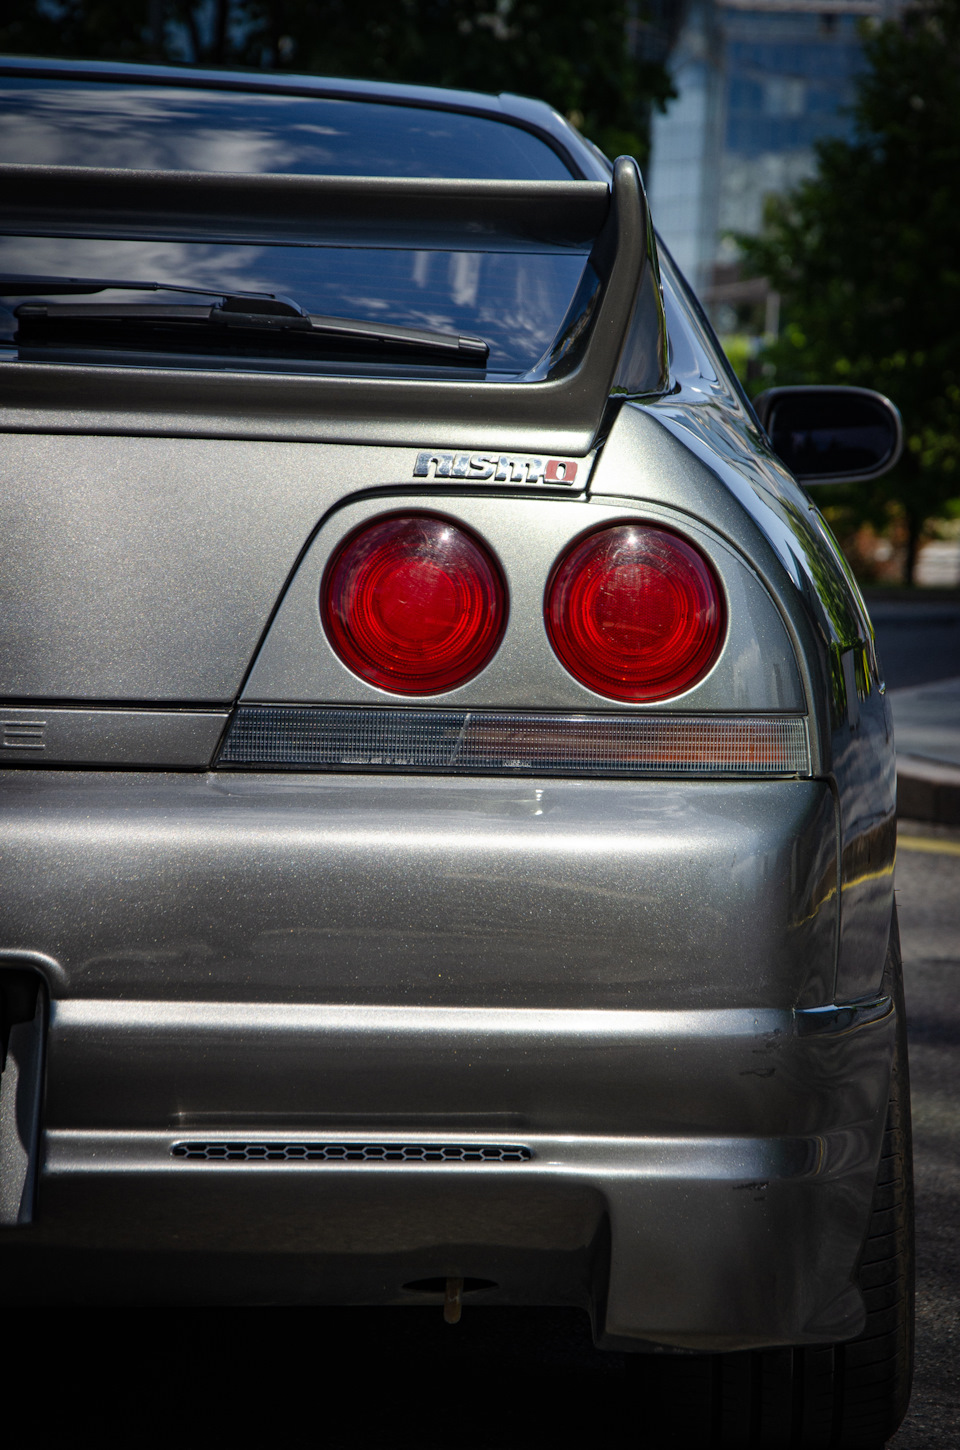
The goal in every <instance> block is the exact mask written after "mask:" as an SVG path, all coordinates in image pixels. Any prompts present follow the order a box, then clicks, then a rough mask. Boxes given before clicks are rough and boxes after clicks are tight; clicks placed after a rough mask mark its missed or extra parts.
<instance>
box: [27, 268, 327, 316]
mask: <svg viewBox="0 0 960 1450" xmlns="http://www.w3.org/2000/svg"><path fill="white" fill-rule="evenodd" d="M35 292H40V293H42V294H43V295H44V296H45V297H71V296H72V297H79V296H81V295H87V296H89V295H90V294H92V293H94V292H185V293H187V294H188V295H189V294H193V295H194V296H195V297H222V298H223V299H224V301H225V302H226V301H233V300H234V299H241V298H242V299H243V301H244V303H246V304H247V306H248V310H249V311H251V312H263V313H265V314H266V315H268V316H279V317H304V316H306V314H305V312H304V310H303V308H302V307H301V306H300V305H299V303H296V302H294V301H293V299H292V298H290V297H283V296H281V295H279V294H278V293H276V292H238V291H236V290H235V289H234V288H230V287H203V286H193V287H187V286H183V285H178V284H177V283H175V282H141V281H129V280H121V279H118V278H115V277H113V278H111V277H39V276H32V275H30V274H28V273H25V272H9V273H7V274H6V275H0V297H31V296H33V294H34V293H35Z"/></svg>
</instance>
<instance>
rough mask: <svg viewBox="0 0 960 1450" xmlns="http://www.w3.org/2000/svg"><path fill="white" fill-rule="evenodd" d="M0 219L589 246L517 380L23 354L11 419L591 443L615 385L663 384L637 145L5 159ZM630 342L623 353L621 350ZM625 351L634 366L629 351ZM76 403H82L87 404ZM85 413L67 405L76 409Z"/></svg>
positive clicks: (174, 231) (137, 233) (68, 225)
mask: <svg viewBox="0 0 960 1450" xmlns="http://www.w3.org/2000/svg"><path fill="white" fill-rule="evenodd" d="M0 194H2V195H3V199H4V200H3V215H2V221H0V232H4V233H7V234H11V233H14V234H21V235H23V234H25V235H40V236H64V237H121V238H129V239H147V238H149V239H151V240H156V241H160V240H163V241H194V242H206V243H209V242H225V243H236V242H241V241H242V242H246V243H252V244H254V245H257V244H261V245H267V246H283V245H286V246H290V245H293V246H318V245H319V246H324V245H327V246H333V245H337V246H360V247H364V246H366V247H372V246H376V245H378V244H379V245H381V246H382V245H383V244H384V239H385V237H387V238H389V244H390V245H391V246H401V247H418V248H423V249H437V250H461V251H504V250H530V251H533V250H540V249H542V248H544V247H545V246H548V247H554V248H555V247H564V248H570V249H573V250H577V251H583V252H586V251H587V249H588V248H589V249H590V252H589V261H590V265H591V267H592V269H593V273H594V274H595V275H596V279H597V285H596V286H595V287H594V288H593V290H592V292H591V290H590V289H589V288H587V289H584V288H583V287H581V291H580V294H578V299H577V301H576V303H575V307H574V309H572V311H571V314H570V315H568V318H567V319H566V321H565V323H564V327H563V328H562V329H561V333H560V337H559V338H558V340H557V343H555V345H554V348H553V351H552V353H551V355H550V356H549V357H548V358H546V359H544V361H543V363H542V365H541V366H540V368H538V369H537V370H536V371H535V372H534V373H532V374H531V375H530V378H529V380H524V381H511V382H485V381H473V380H471V381H459V380H457V381H454V380H451V381H444V380H430V381H427V380H422V381H421V380H416V379H410V380H407V379H402V380H396V379H387V378H369V377H362V378H341V377H316V376H303V375H300V376H294V375H289V374H287V375H283V374H273V373H240V372H237V373H230V372H226V371H223V370H213V369H210V370H209V371H207V370H193V369H191V370H179V369H169V368H133V367H130V368H125V367H124V368H119V367H110V366H103V367H101V366H74V365H61V364H55V363H17V364H15V365H12V366H9V365H8V366H6V367H4V368H2V369H0V427H6V428H19V429H24V428H31V429H32V428H37V429H42V430H47V429H50V428H54V429H57V428H65V427H69V428H70V429H71V431H72V430H73V429H76V428H77V427H80V428H82V429H83V430H84V431H94V432H123V433H158V432H159V433H164V434H166V435H168V436H169V435H170V434H171V433H174V434H191V435H195V436H197V435H199V436H205V437H232V438H238V437H256V438H283V439H302V440H304V441H308V440H309V441H314V440H316V441H319V440H321V439H322V440H324V441H331V442H334V441H344V442H348V441H349V442H369V443H374V442H376V443H395V444H408V445H411V446H414V445H416V446H422V445H424V444H425V443H426V444H429V445H430V446H448V447H455V448H456V447H460V448H504V447H510V448H514V449H518V450H523V451H534V452H535V451H538V450H539V449H541V448H544V447H548V448H551V449H553V450H557V449H560V450H562V451H564V452H567V453H574V454H576V453H586V452H588V451H589V449H590V448H591V447H592V446H593V443H594V441H595V438H596V435H597V432H598V431H599V429H600V427H601V423H602V419H603V417H604V413H605V410H606V407H607V404H608V401H609V398H610V395H611V392H612V391H615V390H616V391H620V392H629V393H632V394H654V393H659V392H662V391H663V390H664V389H665V387H666V337H665V328H664V321H663V308H662V303H661V299H660V289H659V277H658V269H657V260H656V250H655V242H654V239H653V231H652V227H651V225H650V219H649V214H648V210H647V204H646V198H645V196H644V192H643V185H642V182H641V180H640V173H639V170H638V169H637V165H636V162H634V161H633V160H632V159H630V158H627V157H621V159H620V160H619V161H618V162H617V163H616V165H615V167H614V172H613V179H612V186H611V187H607V185H606V184H605V183H603V182H590V181H559V182H558V181H460V180H452V181H448V180H434V179H412V180H407V179H399V180H398V179H395V178H392V177H391V178H381V177H340V176H274V175H250V176H247V175H244V176H235V175H228V174H222V173H206V172H203V173H199V172H154V171H125V170H95V169H93V168H88V167H62V166H24V165H0ZM625 352H626V353H629V357H626V356H625ZM621 364H622V365H621ZM78 412H80V413H82V415H83V416H82V418H78V417H77V416H76V414H77V413H78ZM69 414H73V415H74V416H73V418H72V420H71V421H70V422H69V423H68V422H67V415H69Z"/></svg>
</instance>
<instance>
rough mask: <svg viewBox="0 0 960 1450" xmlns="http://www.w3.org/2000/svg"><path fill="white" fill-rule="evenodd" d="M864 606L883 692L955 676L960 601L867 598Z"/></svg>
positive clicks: (959, 658) (959, 665)
mask: <svg viewBox="0 0 960 1450" xmlns="http://www.w3.org/2000/svg"><path fill="white" fill-rule="evenodd" d="M867 603H868V607H869V609H870V617H871V619H872V620H873V627H874V629H875V630H876V636H877V649H878V652H879V655H880V659H881V662H882V664H883V671H884V676H885V678H886V682H887V688H888V689H890V690H909V689H913V687H914V686H915V685H926V684H928V683H929V682H930V681H931V680H945V679H950V678H951V677H953V676H956V675H960V599H958V600H955V601H952V602H951V601H949V600H943V599H939V600H937V599H935V600H931V601H930V602H929V603H928V602H926V601H925V600H923V599H922V598H920V599H918V598H917V597H916V596H913V597H912V598H909V599H905V600H886V599H876V598H873V597H871V598H869V599H868V601H867Z"/></svg>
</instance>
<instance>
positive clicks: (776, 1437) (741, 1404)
mask: <svg viewBox="0 0 960 1450" xmlns="http://www.w3.org/2000/svg"><path fill="white" fill-rule="evenodd" d="M884 991H885V992H886V993H888V994H889V995H890V996H892V997H893V1000H894V1003H895V1005H896V1011H897V1039H896V1049H895V1053H894V1062H893V1075H892V1078H891V1083H890V1098H889V1102H888V1105H887V1123H886V1130H885V1132H884V1139H883V1148H882V1150H881V1155H880V1163H879V1167H878V1170H877V1182H876V1187H875V1189H874V1193H873V1204H872V1207H871V1214H870V1225H869V1228H868V1230H867V1237H866V1240H865V1242H864V1246H863V1252H862V1254H861V1257H860V1264H859V1269H858V1278H859V1283H860V1288H861V1290H862V1292H863V1298H864V1302H865V1304H866V1308H867V1322H866V1325H865V1326H864V1329H863V1332H862V1334H859V1335H858V1336H857V1338H856V1339H851V1340H848V1341H846V1342H845V1343H842V1344H833V1345H823V1346H814V1347H809V1348H802V1349H799V1348H798V1349H765V1350H752V1351H748V1352H740V1353H735V1354H704V1355H676V1356H672V1355H637V1356H636V1357H635V1358H634V1359H633V1361H632V1364H631V1368H632V1370H633V1372H634V1373H635V1375H636V1389H637V1390H639V1400H640V1403H641V1405H642V1407H643V1416H642V1423H643V1432H644V1433H643V1438H642V1440H641V1444H642V1445H643V1446H644V1447H647V1446H649V1447H650V1450H654V1447H655V1450H661V1447H663V1450H667V1447H671V1450H694V1447H695V1450H781V1447H782V1450H882V1446H883V1445H884V1444H885V1443H886V1441H887V1440H888V1439H889V1438H890V1436H891V1435H893V1434H894V1432H895V1431H896V1429H897V1427H898V1425H899V1424H900V1421H901V1420H902V1419H903V1417H904V1415H905V1413H906V1409H907V1403H908V1401H909V1398H910V1382H911V1378H912V1373H913V1280H914V1262H913V1166H912V1139H911V1132H910V1079H909V1073H908V1067H907V1027H906V1014H905V1011H904V1002H903V974H902V968H901V961H900V937H899V932H898V929H897V919H896V914H894V919H893V925H892V928H891V933H890V947H889V950H888V953H887V962H886V968H885V971H884Z"/></svg>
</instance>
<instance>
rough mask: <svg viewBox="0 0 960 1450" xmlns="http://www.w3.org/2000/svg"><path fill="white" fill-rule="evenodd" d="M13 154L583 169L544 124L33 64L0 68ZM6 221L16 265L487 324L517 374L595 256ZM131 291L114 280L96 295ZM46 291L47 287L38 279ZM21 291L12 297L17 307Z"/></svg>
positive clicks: (99, 162) (497, 171)
mask: <svg viewBox="0 0 960 1450" xmlns="http://www.w3.org/2000/svg"><path fill="white" fill-rule="evenodd" d="M0 155H2V156H3V158H4V160H5V161H16V162H24V163H28V164H30V163H32V164H42V165H60V166H108V167H119V168H136V169H160V170H193V171H211V172H213V171H229V172H258V173H259V172H286V173H299V174H314V175H348V176H349V175H353V176H357V175H361V176H362V175H366V176H370V175H373V176H377V175H379V176H394V177H406V176H411V177H412V176H428V177H465V178H477V179H482V178H491V179H498V178H499V179H509V180H530V181H542V180H563V181H569V180H570V179H571V174H570V171H569V170H568V168H567V167H566V166H565V165H564V163H563V161H562V160H561V158H560V156H559V155H558V154H557V153H556V152H555V151H553V150H552V149H551V148H550V146H548V145H547V144H546V143H545V142H543V141H541V140H540V139H539V138H538V137H536V136H535V135H532V134H531V133H529V132H527V131H524V130H522V129H520V128H518V127H516V126H512V125H509V124H507V123H505V122H501V121H498V120H488V119H486V118H485V117H480V116H471V115H463V114H460V113H454V112H448V111H434V110H429V109H426V108H421V107H417V106H396V105H387V104H379V103H375V102H369V101H353V100H331V99H326V98H323V97H319V98H312V97H304V96H286V95H269V94H268V95H264V94H262V93H257V94H251V93H246V92H230V91H216V90H199V89H197V90H195V89H192V88H188V87H177V86H169V87H168V86H162V85H151V86H142V85H133V84H115V83H109V84H107V83H99V82H74V81H66V82H64V81H51V80H43V81H37V80H29V79H25V78H20V77H17V78H11V77H0ZM78 229H80V228H78ZM2 230H3V228H2V221H0V270H2V272H4V273H8V274H9V273H27V274H30V275H32V276H37V275H44V276H72V277H106V278H114V279H129V280H140V281H158V282H167V283H175V284H178V285H191V284H193V285H196V286H198V287H206V288H214V289H215V288H220V287H222V288H225V289H233V290H249V291H263V292H276V293H281V294H285V295H287V296H290V297H292V298H294V299H295V300H296V301H297V302H299V303H300V304H301V306H302V307H303V308H304V309H305V310H306V311H308V312H312V313H323V314H331V315H335V316H342V317H351V318H361V319H364V320H370V321H376V322H389V323H394V324H400V325H405V326H413V327H420V328H429V329H437V330H441V331H455V332H461V333H473V334H476V335H479V336H480V337H482V338H484V339H485V340H486V341H487V343H488V344H489V347H490V355H489V369H490V370H491V371H493V372H494V373H496V372H498V371H499V372H501V373H505V374H516V373H518V372H523V371H525V370H527V369H528V368H530V367H532V366H533V365H534V364H535V363H536V362H537V361H538V360H539V358H540V357H541V356H542V355H543V353H544V352H545V351H546V350H547V349H548V348H549V346H550V344H551V342H552V341H553V339H554V338H555V336H556V334H557V332H558V330H559V327H560V324H561V322H562V320H563V318H564V315H565V313H566V311H567V308H568V306H569V303H570V300H571V298H572V297H573V295H574V293H575V291H576V288H577V283H578V281H579V279H580V276H581V273H582V271H583V266H584V262H585V256H584V254H583V253H582V252H572V251H569V250H564V249H562V248H551V247H549V246H544V248H543V250H542V251H537V252H531V251H529V250H526V251H524V252H522V253H520V252H516V253H513V252H510V251H508V250H507V251H504V250H500V251H495V252H491V251H484V250H476V249H473V250H463V251H436V250H430V249H428V248H426V247H424V248H411V247H409V245H406V246H405V247H402V248H400V247H395V246H392V245H391V240H390V235H389V229H387V228H385V230H384V235H383V238H382V240H378V241H377V244H376V246H374V247H369V248H368V247H364V248H357V247H355V246H350V247H337V246H335V245H334V246H330V245H318V246H317V247H311V246H298V247H293V246H264V245H260V244H257V245H255V246H254V245H251V246H243V245H236V244H230V245H226V244H218V243H211V244H209V245H206V244H200V243H194V242H165V241H159V240H158V241H143V240H130V239H127V238H124V237H122V236H117V237H116V238H96V239H90V238H82V237H81V238H75V239H74V238H64V237H44V236H42V235H35V236H29V237H27V236H11V235H3V234H2ZM131 297H132V294H129V293H127V294H124V293H118V292H111V293H109V294H97V295H96V296H95V297H91V298H90V299H89V300H90V302H91V303H96V302H100V303H103V302H104V301H116V300H123V299H124V298H127V299H129V298H131ZM148 297H150V298H153V299H154V300H155V301H156V302H157V303H158V304H160V303H163V302H164V301H166V302H167V303H169V301H170V298H169V297H166V298H164V296H163V295H162V294H147V296H145V295H144V294H140V296H139V299H138V300H140V301H141V302H145V301H147V298H148ZM35 298H36V300H41V301H42V300H44V297H43V294H42V293H39V292H38V293H36V294H35ZM50 300H55V299H50ZM76 300H77V301H80V300H82V299H79V298H78V299H76ZM198 300H199V299H198ZM22 301H23V298H21V297H4V298H2V303H3V305H4V306H5V308H6V309H7V312H8V315H9V313H10V312H12V311H13V309H14V308H15V307H16V306H17V305H18V304H19V303H21V302H22ZM8 325H9V323H8ZM200 365H203V364H200Z"/></svg>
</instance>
